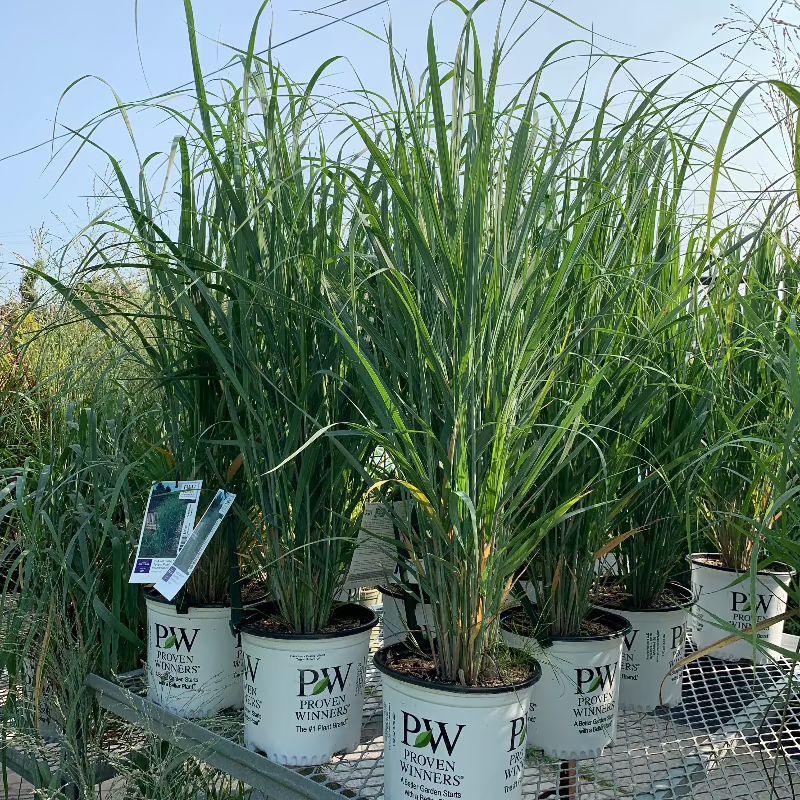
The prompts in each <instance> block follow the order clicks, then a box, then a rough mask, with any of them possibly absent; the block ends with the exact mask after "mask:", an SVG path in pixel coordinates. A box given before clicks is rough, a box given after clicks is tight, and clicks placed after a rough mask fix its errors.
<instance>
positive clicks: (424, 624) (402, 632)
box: [378, 586, 435, 647]
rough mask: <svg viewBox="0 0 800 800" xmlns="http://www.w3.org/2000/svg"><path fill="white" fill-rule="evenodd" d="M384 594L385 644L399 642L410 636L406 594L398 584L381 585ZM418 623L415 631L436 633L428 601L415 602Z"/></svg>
mask: <svg viewBox="0 0 800 800" xmlns="http://www.w3.org/2000/svg"><path fill="white" fill-rule="evenodd" d="M378 591H380V592H381V594H382V595H383V645H384V647H389V645H393V644H399V643H400V642H404V641H405V640H406V638H407V637H408V633H409V624H408V620H407V614H406V603H405V595H404V593H403V592H402V591H401V590H400V589H399V587H397V586H380V587H378ZM414 613H415V616H416V623H415V625H414V631H415V632H417V633H426V634H429V635H435V634H434V633H433V631H434V628H435V626H434V624H433V612H432V611H431V607H430V605H429V604H428V603H419V602H414Z"/></svg>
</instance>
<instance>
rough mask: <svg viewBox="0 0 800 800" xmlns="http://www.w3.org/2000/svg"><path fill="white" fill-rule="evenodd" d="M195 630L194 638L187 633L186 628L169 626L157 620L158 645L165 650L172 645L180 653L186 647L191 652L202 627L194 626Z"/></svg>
mask: <svg viewBox="0 0 800 800" xmlns="http://www.w3.org/2000/svg"><path fill="white" fill-rule="evenodd" d="M193 631H194V632H193V633H192V638H191V639H190V638H189V635H188V634H187V633H186V628H173V627H172V626H170V627H169V628H168V627H167V626H166V625H161V624H160V623H158V622H157V623H156V647H159V648H163V649H164V650H169V648H170V647H174V648H175V650H176V652H178V653H180V651H181V647H185V648H186V652H187V653H191V652H192V646H193V645H194V640H195V639H196V638H197V634H198V633H199V632H200V628H194V629H193Z"/></svg>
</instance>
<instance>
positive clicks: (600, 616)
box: [500, 606, 633, 642]
mask: <svg viewBox="0 0 800 800" xmlns="http://www.w3.org/2000/svg"><path fill="white" fill-rule="evenodd" d="M520 612H522V613H524V609H523V608H522V606H512V607H511V608H507V609H506V610H505V611H504V612H503V613H502V614H501V615H500V627H501V629H503V630H507V631H508V632H509V633H514V631H512V630H509V629H508V628H503V620H504V619H508V618H509V617H511V616H513V615H514V614H519V613H520ZM586 619H587V620H590V621H593V622H605V623H606V625H608V626H609V627H613V628H616V630H614V631H612V632H611V633H598V634H595V635H594V636H550V637H549V638H550V641H552V642H610V641H612V640H613V639H621V638H622V637H623V636H627V635H628V634H629V633H630V632H631V631H632V630H633V625H631V623H630V621H629V620H627V619H625V617H623V616H620V615H619V614H616V613H615V612H613V611H606V610H604V609H601V608H590V609H589V613H588V614H587V615H586ZM515 635H516V636H519V635H520V634H515Z"/></svg>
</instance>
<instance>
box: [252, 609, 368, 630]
mask: <svg viewBox="0 0 800 800" xmlns="http://www.w3.org/2000/svg"><path fill="white" fill-rule="evenodd" d="M363 624H364V617H363V616H357V615H355V614H348V613H347V612H339V613H337V614H336V616H335V617H334V619H332V620H331V621H330V622H329V623H328V624H327V625H326V626H325V627H324V628H320V629H319V630H317V631H314V633H341V632H342V631H350V630H354V629H355V628H360V627H362V626H363ZM252 625H253V627H254V628H256V629H258V630H260V631H264V633H297V631H296V630H295V629H294V628H293V627H292V626H291V625H289V624H287V623H286V621H285V620H284V619H283V618H282V617H280V616H278V614H270V615H269V616H265V617H261V618H260V619H258V620H256V621H255V622H253V623H252Z"/></svg>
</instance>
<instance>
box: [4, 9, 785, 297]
mask: <svg viewBox="0 0 800 800" xmlns="http://www.w3.org/2000/svg"><path fill="white" fill-rule="evenodd" d="M375 1H376V0H339V2H335V0H272V2H271V3H270V5H269V6H268V8H267V11H266V12H265V14H264V16H263V20H262V24H261V28H260V36H259V47H266V45H267V43H268V39H269V35H270V29H271V31H272V37H273V42H274V43H277V42H282V41H285V40H287V39H291V38H292V37H295V36H297V35H298V34H301V33H303V32H305V31H308V30H309V29H312V28H315V27H318V26H320V25H323V24H325V23H326V22H327V21H329V20H330V19H331V16H329V15H333V16H336V17H341V16H344V15H347V14H352V13H353V12H357V11H359V10H361V9H364V8H367V7H368V6H370V5H372V4H373V3H375ZM328 4H332V6H331V7H330V8H328V9H327V10H326V11H324V12H323V14H324V15H312V14H308V13H303V12H304V11H305V12H308V11H311V10H314V9H318V8H320V7H321V6H325V5H328ZM520 5H522V0H508V2H507V5H506V12H505V19H506V21H507V22H508V21H510V19H511V17H512V16H513V12H515V11H516V10H517V9H518V8H519V7H520ZM259 6H260V0H227V2H224V3H220V2H218V0H217V1H216V2H215V1H213V0H195V2H194V13H195V21H196V27H197V30H198V32H199V33H200V34H201V37H200V55H201V60H202V65H203V69H204V71H206V72H209V71H211V70H213V69H216V68H218V67H220V66H222V65H224V64H225V63H226V62H227V61H228V59H229V57H230V51H229V50H228V49H226V48H225V47H224V46H223V45H221V44H219V42H226V43H230V44H233V45H234V46H237V47H241V48H245V47H246V45H247V40H248V37H249V34H250V29H251V26H252V22H253V19H254V17H255V14H256V12H257V10H258V7H259ZM746 6H747V7H748V10H749V11H750V12H751V13H752V14H754V15H759V16H760V14H761V13H763V10H765V9H766V7H767V2H766V0H765V1H764V2H762V0H747V2H746ZM435 7H436V3H435V2H433V0H390V2H385V3H381V4H379V5H378V6H377V7H375V8H372V9H371V10H368V11H365V12H364V13H360V14H358V15H357V16H354V17H352V19H351V21H350V22H351V23H355V24H357V25H359V26H362V27H364V28H367V29H369V30H371V31H373V32H374V33H376V34H378V35H380V36H382V35H383V33H384V30H385V26H386V25H388V23H389V20H390V19H391V22H392V28H393V37H394V43H395V46H396V48H397V49H399V50H400V51H401V52H405V53H406V56H407V59H408V63H409V64H410V66H411V71H412V73H413V74H415V75H419V74H420V72H421V71H422V69H423V68H424V66H425V63H426V59H427V55H426V34H427V27H428V23H429V21H430V19H431V14H432V12H433V11H434V8H435ZM500 7H501V2H500V0H488V2H487V3H486V4H485V6H484V7H483V8H482V9H481V10H480V11H479V16H478V22H479V25H480V29H481V31H482V35H483V37H484V43H483V48H484V52H487V51H488V49H489V47H490V45H491V38H492V36H493V34H494V28H495V24H496V20H497V16H498V13H499V10H500ZM134 8H135V2H134V0H112V1H111V2H109V0H73V2H71V3H63V2H56V0H46V1H45V2H44V3H30V2H29V3H14V4H7V5H5V8H4V9H3V12H2V25H0V64H2V71H3V74H4V75H5V76H6V80H5V81H4V86H3V95H2V96H3V101H4V102H3V106H4V111H5V118H4V124H3V125H2V126H1V127H0V159H3V158H4V157H6V156H9V155H11V154H13V153H17V152H19V151H23V150H25V149H27V148H31V147H33V146H34V145H37V144H39V143H41V142H44V141H47V140H48V139H49V137H50V136H51V134H52V132H53V120H54V117H55V113H56V108H57V106H58V103H59V98H60V97H61V94H62V92H63V91H64V90H65V89H66V88H67V86H69V84H70V83H71V82H72V81H74V80H76V79H78V78H80V77H81V76H83V75H95V76H99V77H102V78H103V79H104V80H106V81H107V82H108V83H109V84H110V85H111V86H113V87H114V89H115V90H116V91H117V93H118V94H119V95H120V97H121V98H122V99H123V100H124V101H132V100H137V99H144V98H146V97H148V96H150V95H151V94H154V93H159V92H163V91H165V90H167V89H170V88H172V87H174V86H177V85H180V84H182V83H184V82H185V81H187V80H189V79H190V78H191V63H190V60H189V53H188V43H187V37H186V22H185V14H184V7H183V2H181V0H138V27H139V49H140V51H141V60H142V65H143V67H142V65H140V60H139V52H137V39H136V29H135V22H134ZM553 8H554V9H556V10H557V11H559V12H560V13H563V14H565V15H567V16H570V17H572V18H573V19H575V20H577V21H579V22H580V23H581V24H582V25H584V26H586V27H587V28H592V29H594V31H596V33H597V34H598V35H601V36H607V37H611V38H613V39H614V40H616V41H611V40H609V39H602V38H598V39H597V42H598V44H599V45H601V46H604V47H606V48H608V49H609V50H612V51H613V52H615V53H617V54H621V55H635V54H639V53H643V52H646V51H667V52H669V53H673V54H676V55H678V56H681V57H684V58H690V59H691V58H694V57H696V56H698V55H700V54H701V53H702V52H704V51H706V50H708V49H710V48H712V47H714V46H715V45H717V44H719V43H720V42H722V41H724V40H725V39H726V38H730V34H716V35H714V26H715V25H716V24H717V23H719V22H721V21H722V19H723V18H724V17H725V16H726V15H727V14H728V13H729V2H727V0H670V2H663V0H594V1H593V2H587V1H586V0H554V2H553ZM540 14H541V9H539V8H537V7H535V6H533V5H530V4H528V5H527V6H526V7H525V9H524V12H523V20H525V21H530V22H532V21H534V20H535V19H536V18H537V17H539V16H540ZM325 15H328V16H325ZM462 19H463V17H462V16H461V15H460V13H459V12H458V11H457V10H456V9H455V8H454V7H452V6H446V7H440V8H439V9H438V10H436V12H435V16H434V20H435V28H436V38H437V47H438V53H439V57H440V60H443V61H444V60H447V59H448V58H452V55H453V54H454V52H455V44H456V42H457V38H458V34H459V31H460V27H461V23H462ZM582 36H586V34H585V33H583V32H581V31H579V30H578V29H576V28H575V27H573V26H571V25H569V24H568V23H567V22H565V21H564V20H562V19H560V18H558V17H557V16H555V15H552V14H548V13H545V14H544V15H543V16H542V18H541V19H540V20H539V21H538V22H537V24H536V26H535V27H534V29H533V30H532V31H531V33H530V34H529V35H528V36H527V38H526V39H525V41H524V43H523V44H522V45H520V46H518V47H517V48H516V49H515V50H514V51H513V52H512V53H511V54H510V55H509V57H508V58H507V60H506V63H505V64H504V77H505V79H506V80H507V81H508V82H513V81H515V80H519V79H521V78H522V77H523V76H524V77H527V76H528V75H530V74H531V73H532V72H533V71H535V69H536V68H537V66H538V64H539V63H540V61H541V59H542V58H543V57H544V55H545V53H546V52H548V51H549V50H550V49H551V48H552V47H553V46H554V45H555V44H556V43H558V42H561V41H563V40H566V39H572V38H576V37H582ZM585 51H586V47H585V46H578V45H576V46H575V47H574V48H573V52H574V53H575V54H577V53H580V52H585ZM726 52H728V53H732V52H735V47H734V46H733V45H730V46H728V47H727V49H726ZM386 53H387V49H386V45H385V44H384V43H382V42H381V41H379V40H378V39H375V38H373V37H371V36H369V35H368V34H366V33H365V32H363V31H361V30H359V29H358V28H357V27H355V26H354V25H353V24H347V23H338V24H336V25H334V26H332V27H329V28H326V29H325V30H322V31H319V32H317V33H313V34H311V35H309V36H306V37H304V38H301V39H298V40H296V41H294V42H290V43H288V44H286V45H284V46H282V47H280V48H279V49H278V50H277V51H276V55H277V56H278V57H279V59H280V61H281V63H282V64H283V66H284V68H285V69H286V71H287V72H288V73H289V74H290V75H291V76H292V77H293V78H294V79H295V80H301V81H302V80H304V79H306V78H308V77H309V76H310V75H311V74H312V73H313V71H314V69H315V68H316V66H317V65H319V64H320V63H321V62H322V61H324V60H325V59H326V58H328V57H331V56H334V55H341V56H345V57H346V59H347V60H342V61H340V62H337V64H336V66H335V67H333V68H331V70H329V72H328V75H327V82H328V85H329V87H331V88H330V91H331V92H333V91H335V88H333V87H336V86H346V87H352V86H354V85H356V76H359V77H360V79H361V80H362V81H363V82H364V83H365V84H366V85H368V86H369V88H371V89H373V90H375V91H378V92H382V93H385V94H387V95H389V94H390V92H391V83H390V80H389V71H388V60H387V56H386ZM746 58H747V59H751V58H752V59H755V61H754V63H753V65H752V66H753V67H754V68H755V69H757V70H763V71H767V72H768V71H769V64H768V63H767V58H766V56H764V55H763V54H760V53H759V52H758V51H753V50H752V49H751V50H749V51H748V54H747V56H746ZM677 63H678V62H677V61H676V60H675V59H674V58H671V57H668V56H666V55H663V54H662V55H658V56H654V57H651V58H650V60H649V61H648V62H646V63H645V62H642V63H640V64H638V65H637V74H638V75H640V76H641V79H642V80H650V79H653V78H655V77H657V76H658V75H661V74H664V73H666V72H668V71H671V70H672V69H674V68H675V66H676V65H677ZM703 63H704V66H705V68H706V69H708V71H709V73H715V74H719V72H721V71H722V70H723V69H724V68H725V66H726V63H727V62H726V61H725V59H724V58H723V57H722V56H721V55H719V54H716V55H712V56H710V57H708V58H707V59H706V60H705V61H704V62H703ZM582 66H585V59H584V60H580V59H574V60H573V61H571V62H567V63H565V64H563V65H562V66H560V67H559V68H558V69H554V70H551V71H550V72H549V73H548V75H547V80H546V82H545V83H546V86H547V88H548V91H549V92H550V93H551V94H552V95H553V96H555V97H565V96H566V95H567V94H569V93H570V91H572V88H573V83H574V81H575V79H576V78H577V77H578V76H579V74H580V71H581V69H582ZM743 70H744V67H743V66H741V65H734V66H733V67H731V68H729V71H728V74H727V75H726V77H729V78H731V77H738V76H739V75H740V74H741V73H742V72H743ZM232 74H233V73H232ZM695 74H697V75H699V73H695ZM145 76H146V77H145ZM683 85H684V86H688V85H690V80H689V78H688V77H687V78H686V79H685V83H684V84H683ZM603 88H604V85H603V81H602V80H598V81H596V82H595V83H594V84H593V85H592V86H591V87H590V95H591V94H592V93H593V94H594V97H595V99H598V98H599V97H600V93H601V92H602V90H603ZM112 105H114V101H113V96H112V94H111V92H110V90H109V89H108V88H107V87H106V86H105V85H103V84H102V83H100V82H99V81H96V80H87V81H82V82H81V83H80V84H78V85H77V86H76V87H75V88H73V89H72V90H71V91H70V92H69V94H68V95H67V96H66V98H65V99H64V101H63V103H62V106H61V109H60V111H59V117H58V118H59V128H58V129H57V131H56V132H57V133H62V132H63V130H64V129H63V128H61V127H60V125H61V124H62V123H63V124H64V125H67V126H70V127H77V126H79V125H81V124H83V123H84V122H86V121H87V120H89V119H91V118H92V117H94V116H95V115H96V114H98V113H99V112H101V111H103V110H104V109H106V108H108V107H109V106H112ZM132 122H133V125H134V128H135V132H136V139H137V144H138V146H139V150H140V153H142V155H145V154H147V153H149V152H152V151H156V150H168V149H169V146H170V142H171V138H172V135H173V133H174V131H172V130H170V129H168V126H166V125H164V124H162V123H161V121H160V120H159V118H158V117H157V116H155V115H153V114H152V113H141V114H136V113H134V114H133V115H132ZM97 139H98V141H99V142H101V143H102V144H103V145H104V146H105V147H107V148H108V149H109V150H110V151H111V152H113V153H114V154H115V155H117V156H118V157H119V158H121V160H122V162H123V164H124V165H125V167H126V169H128V170H129V171H130V173H131V174H132V175H135V173H136V158H135V154H134V151H133V149H132V147H131V145H130V140H129V138H128V135H127V133H126V131H125V128H124V126H123V125H122V124H121V123H111V124H108V125H105V126H104V127H103V128H101V130H100V131H99V132H98V134H97ZM49 159H50V146H49V145H47V146H46V147H39V148H37V149H34V150H32V151H30V152H28V153H26V154H24V155H20V156H17V157H14V158H5V159H4V160H1V161H0V188H1V189H2V191H0V294H2V293H3V289H2V285H3V281H5V284H6V288H7V287H8V286H9V285H10V284H11V283H14V282H16V280H17V274H16V270H15V268H14V267H13V264H14V263H16V262H17V258H16V257H15V255H14V253H19V254H21V255H22V256H23V257H25V258H30V257H31V256H32V253H33V246H32V244H31V241H30V230H31V229H32V228H38V227H39V226H40V225H42V224H44V226H45V228H46V229H47V230H48V231H49V232H50V234H51V236H52V239H51V246H52V247H54V248H55V247H57V246H58V245H59V244H60V243H61V242H63V241H65V240H66V239H67V238H69V236H70V235H72V234H73V233H74V232H75V231H76V230H78V229H79V228H80V227H81V226H82V225H83V224H84V223H85V222H86V221H87V220H88V219H89V218H90V216H91V214H92V207H91V203H89V204H88V206H87V199H86V198H87V196H88V195H91V194H92V193H93V191H94V188H93V187H94V186H95V185H96V184H95V181H96V180H97V179H98V176H99V177H100V178H101V179H102V177H103V175H104V174H105V159H104V158H103V157H102V155H101V154H99V153H97V152H95V153H90V152H88V151H87V152H84V153H82V154H81V155H80V156H79V157H78V159H77V160H76V161H75V162H74V163H73V164H72V165H71V166H70V168H69V170H68V171H67V173H66V175H65V176H64V177H62V178H60V180H59V175H60V173H61V171H62V170H63V169H64V167H65V166H66V165H67V163H68V161H69V157H68V156H67V155H64V154H62V155H61V156H58V157H57V158H56V159H55V161H54V162H53V163H52V164H50V165H49V166H48V161H49Z"/></svg>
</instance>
